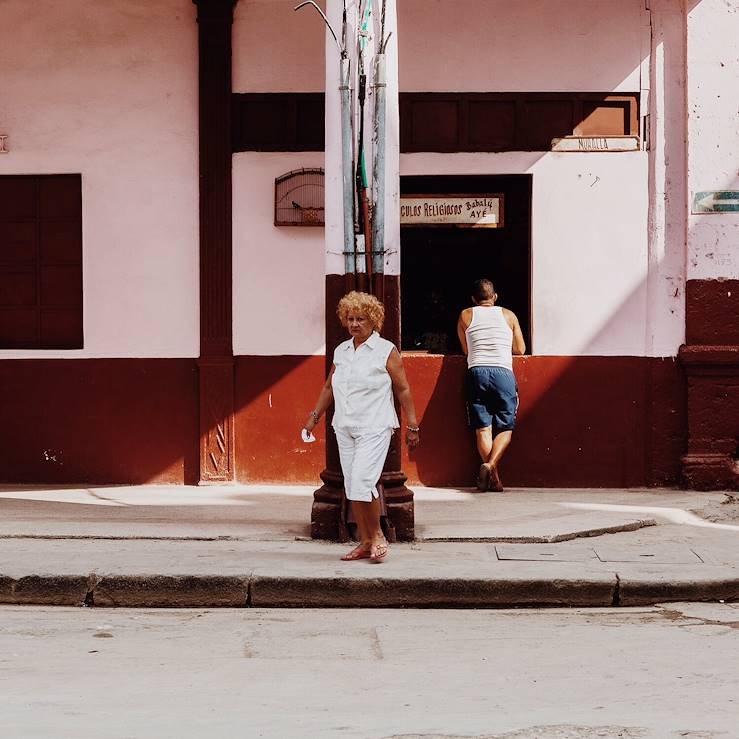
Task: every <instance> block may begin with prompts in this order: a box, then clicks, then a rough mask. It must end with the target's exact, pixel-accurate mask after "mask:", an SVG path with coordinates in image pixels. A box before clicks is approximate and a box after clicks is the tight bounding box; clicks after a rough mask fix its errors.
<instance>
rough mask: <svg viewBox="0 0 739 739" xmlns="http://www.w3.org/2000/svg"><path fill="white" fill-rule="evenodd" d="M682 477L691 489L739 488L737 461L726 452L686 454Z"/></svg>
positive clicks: (738, 466) (738, 463)
mask: <svg viewBox="0 0 739 739" xmlns="http://www.w3.org/2000/svg"><path fill="white" fill-rule="evenodd" d="M682 461H683V477H684V478H685V482H686V484H687V486H688V487H689V488H691V489H693V490H739V462H737V460H736V459H734V458H733V457H731V456H730V455H728V454H700V453H698V454H686V455H685V456H684V457H683V458H682Z"/></svg>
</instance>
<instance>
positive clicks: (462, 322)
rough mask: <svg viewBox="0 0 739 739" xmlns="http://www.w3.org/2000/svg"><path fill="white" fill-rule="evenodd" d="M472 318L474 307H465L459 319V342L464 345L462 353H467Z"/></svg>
mask: <svg viewBox="0 0 739 739" xmlns="http://www.w3.org/2000/svg"><path fill="white" fill-rule="evenodd" d="M471 320H472V309H471V308H465V309H464V310H463V311H462V312H461V313H460V314H459V319H458V320H457V336H458V337H459V343H460V344H461V345H462V353H463V354H465V355H467V353H468V350H467V335H466V334H465V331H467V327H468V326H469V325H470V321H471Z"/></svg>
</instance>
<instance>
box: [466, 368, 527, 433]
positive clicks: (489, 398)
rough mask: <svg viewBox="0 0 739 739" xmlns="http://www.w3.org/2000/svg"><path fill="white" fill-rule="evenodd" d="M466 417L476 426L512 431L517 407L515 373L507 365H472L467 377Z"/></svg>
mask: <svg viewBox="0 0 739 739" xmlns="http://www.w3.org/2000/svg"><path fill="white" fill-rule="evenodd" d="M465 394H466V396H467V419H468V422H469V425H470V427H471V428H473V429H483V428H485V427H486V426H492V427H493V429H494V430H496V431H512V430H513V427H514V426H515V425H516V411H517V410H518V385H517V383H516V376H515V375H514V374H513V372H511V371H510V370H509V369H507V368H506V367H470V368H469V369H468V370H467V375H466V377H465Z"/></svg>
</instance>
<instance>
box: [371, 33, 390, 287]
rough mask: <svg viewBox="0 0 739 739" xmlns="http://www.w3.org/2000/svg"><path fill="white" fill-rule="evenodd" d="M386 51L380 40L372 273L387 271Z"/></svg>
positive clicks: (376, 102)
mask: <svg viewBox="0 0 739 739" xmlns="http://www.w3.org/2000/svg"><path fill="white" fill-rule="evenodd" d="M385 80H386V77H385V49H384V46H383V40H382V39H380V53H378V54H377V68H376V70H375V161H374V172H373V176H372V179H373V180H374V182H375V208H374V212H373V218H372V271H373V272H374V273H375V274H378V275H381V274H383V272H384V271H385V264H384V263H385V89H386V87H387V85H386V81H385Z"/></svg>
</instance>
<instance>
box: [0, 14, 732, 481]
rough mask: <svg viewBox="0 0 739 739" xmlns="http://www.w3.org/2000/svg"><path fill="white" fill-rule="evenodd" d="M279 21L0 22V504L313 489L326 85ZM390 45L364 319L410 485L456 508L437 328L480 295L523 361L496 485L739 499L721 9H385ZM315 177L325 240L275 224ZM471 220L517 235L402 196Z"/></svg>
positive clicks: (463, 434)
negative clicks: (386, 353)
mask: <svg viewBox="0 0 739 739" xmlns="http://www.w3.org/2000/svg"><path fill="white" fill-rule="evenodd" d="M375 4H376V3H375ZM293 5H294V3H292V2H283V0H238V2H232V1H231V0H196V2H195V3H193V2H192V1H191V0H156V2H140V1H136V0H125V1H124V0H111V2H107V3H102V4H101V3H95V2H92V1H91V0H68V2H65V3H63V4H60V3H54V2H51V0H41V1H40V2H37V3H34V4H33V5H32V7H29V6H28V4H27V3H25V2H21V0H7V2H6V3H4V5H3V10H2V14H3V23H2V24H1V25H0V36H2V39H1V40H0V49H1V50H2V51H0V55H1V56H2V64H1V65H0V68H1V69H2V78H3V83H2V90H3V95H2V104H1V106H0V141H2V142H3V144H2V149H3V153H2V154H0V416H1V418H2V422H1V424H0V429H1V432H0V433H2V442H1V443H0V449H2V452H1V453H0V459H1V461H2V466H1V468H0V469H1V472H0V481H2V482H6V483H84V482H90V483H98V484H100V483H139V482H140V483H143V482H162V483H183V482H184V483H188V484H196V483H199V482H223V481H230V480H236V481H239V482H296V483H297V482H300V483H314V482H317V481H318V479H319V474H320V473H321V471H322V470H323V469H324V468H325V467H326V452H327V450H326V441H325V440H326V433H325V432H322V433H321V434H320V435H319V436H320V438H319V443H317V444H313V445H303V444H301V443H300V439H299V429H300V424H301V423H302V421H303V420H304V418H305V416H306V414H307V411H308V410H310V408H312V403H313V402H314V400H315V398H314V396H315V395H316V394H317V391H318V388H319V385H320V383H321V382H322V379H323V377H324V376H325V359H324V357H325V353H326V350H327V347H328V349H329V350H330V349H331V347H332V344H333V343H335V341H336V340H337V336H338V329H337V326H336V322H335V319H334V310H335V302H336V300H337V298H338V297H339V296H340V295H341V294H342V292H343V290H344V288H345V286H346V285H347V284H348V283H347V280H346V278H345V275H344V271H345V266H344V265H345V262H344V256H343V254H342V248H343V247H342V239H343V225H342V210H341V176H340V162H341V148H340V120H339V107H338V96H339V92H338V85H339V67H338V61H337V58H336V48H335V46H334V42H333V39H331V38H330V37H327V34H326V33H325V30H324V27H323V25H322V23H321V22H320V19H319V18H318V16H317V14H314V13H312V12H310V13H309V12H306V11H302V12H300V13H295V12H294V11H293V9H292V8H293ZM348 5H349V8H350V11H351V10H352V8H353V7H354V3H352V2H348ZM340 6H341V3H340V2H338V0H329V2H328V5H327V8H326V10H327V14H328V16H329V19H330V20H332V21H333V22H334V23H336V22H337V21H338V20H339V17H340V11H341V7H340ZM387 23H388V24H389V27H390V28H391V29H392V30H393V34H392V36H391V41H390V42H389V44H388V47H387V55H388V59H387V70H388V88H387V89H388V115H387V121H388V126H387V133H388V136H387V142H386V155H387V167H388V186H387V189H386V192H385V205H386V214H387V215H386V227H385V247H386V252H385V255H384V277H383V280H382V290H383V293H384V297H385V302H386V305H387V308H388V315H389V323H388V327H389V336H390V338H392V339H393V340H395V341H397V342H398V343H399V345H400V347H401V349H402V351H403V355H404V362H405V364H406V367H407V371H408V375H409V378H410V381H411V385H412V387H413V390H414V393H415V396H416V401H417V404H418V406H419V410H420V414H421V419H422V420H421V426H422V436H423V438H422V446H421V447H420V448H419V450H418V451H417V452H416V453H415V454H414V455H413V456H412V457H411V458H407V457H403V458H402V459H398V460H397V461H396V464H395V467H396V468H397V469H398V470H400V469H402V471H403V477H405V476H407V478H408V481H409V484H411V485H412V484H413V483H423V484H428V485H469V484H471V480H472V479H473V476H474V472H475V452H474V445H473V439H472V437H471V434H470V432H469V431H468V430H467V428H466V424H465V411H464V404H463V399H462V378H463V374H464V360H463V358H462V357H461V356H460V355H459V348H458V346H457V345H456V344H455V339H454V336H453V330H452V329H450V325H451V324H450V320H452V319H453V317H454V316H455V315H456V313H458V311H459V310H461V308H463V307H465V305H466V303H465V301H466V296H467V292H466V291H468V287H469V283H470V281H471V279H474V278H475V277H481V276H488V277H491V278H492V279H493V280H495V281H496V284H497V287H498V292H499V293H500V295H501V302H502V304H504V305H508V306H510V307H512V308H514V310H516V312H517V313H518V314H519V317H520V318H521V320H522V323H523V324H524V326H525V331H526V334H527V343H528V344H529V354H527V356H525V357H521V358H519V359H517V360H516V364H515V371H516V375H517V377H518V381H519V387H520V393H521V407H520V416H519V426H518V430H517V432H516V435H515V442H514V444H513V445H512V447H511V451H510V453H509V456H508V457H507V458H506V460H505V469H504V471H503V472H504V477H505V480H506V483H507V484H509V485H520V486H546V487H561V486H586V487H587V486H646V485H677V484H682V483H687V484H688V485H693V486H695V487H699V488H717V487H718V488H732V487H734V488H735V487H737V486H739V472H738V471H737V469H738V468H737V461H736V460H737V445H738V444H739V420H738V419H739V392H738V391H737V387H739V382H737V376H738V375H739V251H737V249H736V244H737V242H738V241H739V239H738V238H737V237H738V236H739V213H737V211H735V210H733V208H734V204H735V202H736V201H735V200H734V198H735V197H736V194H737V190H739V184H738V182H737V180H738V179H739V174H738V172H739V169H738V168H739V127H738V126H737V119H736V99H735V94H734V93H735V91H736V89H737V87H738V86H739V65H738V64H737V56H738V51H739V12H737V10H736V8H734V7H732V6H731V4H727V3H725V2H721V1H720V0H650V2H647V3H645V2H644V1H643V0H623V1H622V2H611V1H610V0H567V1H565V0H549V1H547V2H544V0H522V1H521V2H517V3H513V4H511V3H504V2H502V1H501V2H498V0H492V1H490V0H488V1H486V2H482V1H481V0H456V1H455V2H454V3H450V2H443V1H442V0H437V1H436V2H428V1H427V0H425V1H424V2H421V0H402V2H398V3H397V7H396V3H395V2H394V1H393V0H389V2H388V3H387ZM558 140H564V142H565V143H564V144H563V143H561V142H560V143H555V142H556V141H558ZM568 148H569V149H570V150H567V149H568ZM302 169H309V170H318V169H322V170H325V189H324V193H325V226H323V227H316V226H311V227H294V226H280V225H275V180H276V179H277V178H279V177H281V176H282V175H284V174H286V173H288V172H292V171H295V170H302ZM460 194H464V195H468V196H469V197H472V198H477V197H479V198H484V197H487V196H489V195H491V194H498V195H503V198H502V202H503V204H504V206H503V207H504V219H503V224H502V227H500V228H496V229H455V228H448V227H447V228H439V227H437V226H433V225H430V224H427V223H426V224H423V223H422V224H416V225H415V226H407V225H401V219H400V212H401V211H400V206H401V199H402V198H404V197H405V198H407V197H411V196H416V195H424V196H432V195H433V196H438V197H447V196H455V195H460ZM298 206H300V203H298V204H297V205H296V207H298ZM450 317H451V319H450Z"/></svg>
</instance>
